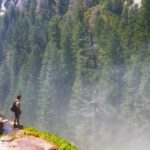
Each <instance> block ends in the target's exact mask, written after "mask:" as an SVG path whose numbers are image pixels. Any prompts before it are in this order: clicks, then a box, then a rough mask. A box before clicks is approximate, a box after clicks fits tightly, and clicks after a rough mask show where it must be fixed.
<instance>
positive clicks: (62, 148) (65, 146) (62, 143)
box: [24, 127, 79, 150]
mask: <svg viewBox="0 0 150 150" xmlns="http://www.w3.org/2000/svg"><path fill="white" fill-rule="evenodd" d="M24 130H25V135H33V136H36V137H40V138H42V139H44V140H46V141H48V142H51V143H53V144H55V145H56V146H57V147H58V149H59V150H79V149H78V148H77V147H76V146H75V145H73V144H71V143H69V142H68V141H67V140H65V139H63V138H61V137H59V136H58V135H55V134H50V133H47V132H41V131H38V130H36V129H35V128H31V127H25V128H24Z"/></svg>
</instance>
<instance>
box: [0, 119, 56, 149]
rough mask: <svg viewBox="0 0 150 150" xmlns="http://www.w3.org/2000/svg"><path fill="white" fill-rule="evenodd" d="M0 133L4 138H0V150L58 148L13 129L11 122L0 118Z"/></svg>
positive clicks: (18, 129) (22, 131) (21, 130)
mask: <svg viewBox="0 0 150 150" xmlns="http://www.w3.org/2000/svg"><path fill="white" fill-rule="evenodd" d="M0 131H1V133H3V134H4V135H5V136H3V137H1V138H0V149H1V150H58V148H57V147H56V146H55V145H54V144H52V143H49V142H47V141H45V140H43V139H41V138H39V137H35V136H28V135H25V131H24V130H23V129H20V128H15V129H14V128H13V122H12V121H9V120H7V119H3V118H0Z"/></svg>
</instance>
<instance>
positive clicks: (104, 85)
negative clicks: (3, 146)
mask: <svg viewBox="0 0 150 150" xmlns="http://www.w3.org/2000/svg"><path fill="white" fill-rule="evenodd" d="M1 2H4V1H1ZM5 2H6V1H5ZM18 2H19V1H16V4H12V5H10V3H12V1H11V0H9V1H8V3H7V4H8V5H7V6H8V9H7V11H6V13H5V14H4V15H2V16H1V17H0V110H1V111H2V112H3V114H5V115H6V116H7V118H12V117H13V116H12V114H11V112H10V105H11V104H12V102H13V101H14V100H15V97H16V95H18V94H19V95H22V112H23V113H22V116H21V119H22V120H21V121H22V122H23V124H28V125H30V126H33V127H35V128H37V129H38V130H41V131H48V132H53V133H57V134H58V135H61V136H62V137H64V138H65V139H67V140H69V141H71V142H73V143H75V144H76V145H77V146H78V147H79V149H82V150H87V149H88V150H93V149H96V150H97V149H99V147H100V146H101V147H102V148H103V149H108V150H122V149H123V148H124V149H125V148H126V149H129V150H130V149H131V148H129V147H130V146H131V145H132V144H133V143H134V144H133V145H134V146H133V147H134V148H133V149H134V150H141V149H142V147H140V145H139V144H138V142H137V141H138V140H140V141H142V139H141V137H143V139H144V140H145V141H148V139H149V133H150V129H149V127H150V105H149V103H150V94H149V91H150V86H149V85H150V76H149V74H150V67H149V63H150V44H149V40H150V19H149V14H150V3H149V0H142V1H141V5H140V7H139V6H138V5H137V4H135V2H137V1H134V2H133V1H132V0H126V1H124V0H63V1H62V0H43V1H41V0H39V1H37V0H32V1H31V0H26V1H22V2H24V3H23V4H22V5H21V6H22V8H21V9H20V7H18V5H17V4H18ZM20 2H21V1H20ZM9 5H10V7H9ZM97 139H99V141H98V142H97ZM141 143H142V142H141ZM120 147H121V148H122V149H121V148H120ZM138 147H139V148H138ZM145 147H146V148H145V149H144V150H147V149H148V150H149V148H150V145H149V144H147V145H146V146H145ZM133 149H131V150H133Z"/></svg>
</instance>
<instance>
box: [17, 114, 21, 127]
mask: <svg viewBox="0 0 150 150" xmlns="http://www.w3.org/2000/svg"><path fill="white" fill-rule="evenodd" d="M17 125H18V127H19V126H20V113H17Z"/></svg>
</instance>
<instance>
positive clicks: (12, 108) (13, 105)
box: [10, 102, 17, 112]
mask: <svg viewBox="0 0 150 150" xmlns="http://www.w3.org/2000/svg"><path fill="white" fill-rule="evenodd" d="M10 110H11V111H13V112H16V111H17V106H16V102H13V104H12V106H11V108H10Z"/></svg>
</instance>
